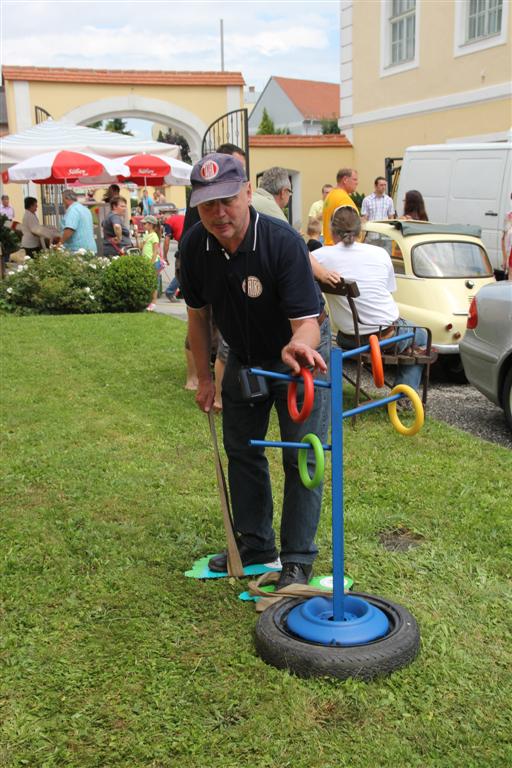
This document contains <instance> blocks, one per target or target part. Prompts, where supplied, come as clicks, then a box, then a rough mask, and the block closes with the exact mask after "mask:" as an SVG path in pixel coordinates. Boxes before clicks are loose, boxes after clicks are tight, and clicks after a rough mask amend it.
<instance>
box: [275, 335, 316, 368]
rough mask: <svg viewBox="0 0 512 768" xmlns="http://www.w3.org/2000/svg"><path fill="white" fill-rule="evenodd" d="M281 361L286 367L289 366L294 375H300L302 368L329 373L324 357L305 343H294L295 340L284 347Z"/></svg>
mask: <svg viewBox="0 0 512 768" xmlns="http://www.w3.org/2000/svg"><path fill="white" fill-rule="evenodd" d="M281 359H282V361H283V363H284V364H285V365H288V366H289V367H290V368H291V370H292V373H294V374H298V373H300V369H301V368H308V367H311V368H313V369H314V370H319V371H321V372H322V373H326V372H327V365H326V362H325V360H324V359H323V357H322V355H321V354H320V353H319V352H317V351H316V349H313V348H312V347H310V346H309V345H308V344H305V343H304V342H303V341H294V340H293V339H292V340H291V341H290V342H289V344H287V345H286V346H285V347H283V349H282V352H281Z"/></svg>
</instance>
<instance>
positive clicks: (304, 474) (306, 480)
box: [299, 433, 325, 491]
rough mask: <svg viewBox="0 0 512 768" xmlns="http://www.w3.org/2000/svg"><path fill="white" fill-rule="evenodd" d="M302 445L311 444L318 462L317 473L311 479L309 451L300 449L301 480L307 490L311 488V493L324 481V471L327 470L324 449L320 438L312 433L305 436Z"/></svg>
mask: <svg viewBox="0 0 512 768" xmlns="http://www.w3.org/2000/svg"><path fill="white" fill-rule="evenodd" d="M301 443H311V446H312V448H313V453H314V454H315V461H316V467H315V473H314V475H313V477H310V476H309V472H308V449H307V448H299V475H300V479H301V480H302V484H303V485H305V486H306V488H309V490H310V491H311V490H313V488H316V487H317V485H320V483H321V482H322V480H323V479H324V470H325V459H324V449H323V447H322V443H321V442H320V440H319V438H318V437H317V436H316V435H313V434H311V433H310V434H308V435H304V437H303V438H302V440H301Z"/></svg>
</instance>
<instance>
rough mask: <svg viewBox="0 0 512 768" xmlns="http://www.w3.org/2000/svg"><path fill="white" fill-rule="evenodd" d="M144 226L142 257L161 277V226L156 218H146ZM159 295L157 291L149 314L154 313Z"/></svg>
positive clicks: (150, 304) (149, 305) (148, 309)
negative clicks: (148, 260) (147, 260)
mask: <svg viewBox="0 0 512 768" xmlns="http://www.w3.org/2000/svg"><path fill="white" fill-rule="evenodd" d="M143 224H144V235H143V236H142V244H140V243H139V248H141V250H142V255H143V256H145V257H146V258H147V259H150V260H151V263H152V264H153V265H154V267H155V270H156V273H157V275H159V274H160V272H161V270H162V268H163V264H162V260H161V255H160V225H159V223H158V219H157V218H156V216H145V217H144V220H143ZM157 295H158V291H157V290H155V291H154V293H153V296H152V299H151V302H150V303H149V304H148V306H147V307H146V310H147V311H148V312H154V310H155V307H156V299H157Z"/></svg>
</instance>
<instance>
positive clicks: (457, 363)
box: [437, 355, 468, 384]
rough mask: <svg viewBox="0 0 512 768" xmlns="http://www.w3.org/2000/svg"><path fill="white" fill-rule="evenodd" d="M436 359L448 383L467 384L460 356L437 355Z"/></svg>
mask: <svg viewBox="0 0 512 768" xmlns="http://www.w3.org/2000/svg"><path fill="white" fill-rule="evenodd" d="M437 359H438V362H440V363H441V366H442V369H443V372H444V374H445V376H446V377H447V378H448V379H449V381H451V382H452V383H453V384H467V383H468V380H467V378H466V374H465V372H464V366H463V365H462V360H461V358H460V355H439V357H438V358H437Z"/></svg>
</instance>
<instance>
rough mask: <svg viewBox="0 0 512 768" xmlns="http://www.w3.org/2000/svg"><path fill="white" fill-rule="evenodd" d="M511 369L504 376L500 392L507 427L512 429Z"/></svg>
mask: <svg viewBox="0 0 512 768" xmlns="http://www.w3.org/2000/svg"><path fill="white" fill-rule="evenodd" d="M511 398H512V367H511V368H510V370H509V372H508V373H507V375H506V376H505V381H504V382H503V389H502V391H501V402H502V403H503V410H504V411H505V418H506V420H507V422H508V426H509V427H510V429H512V402H511Z"/></svg>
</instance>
